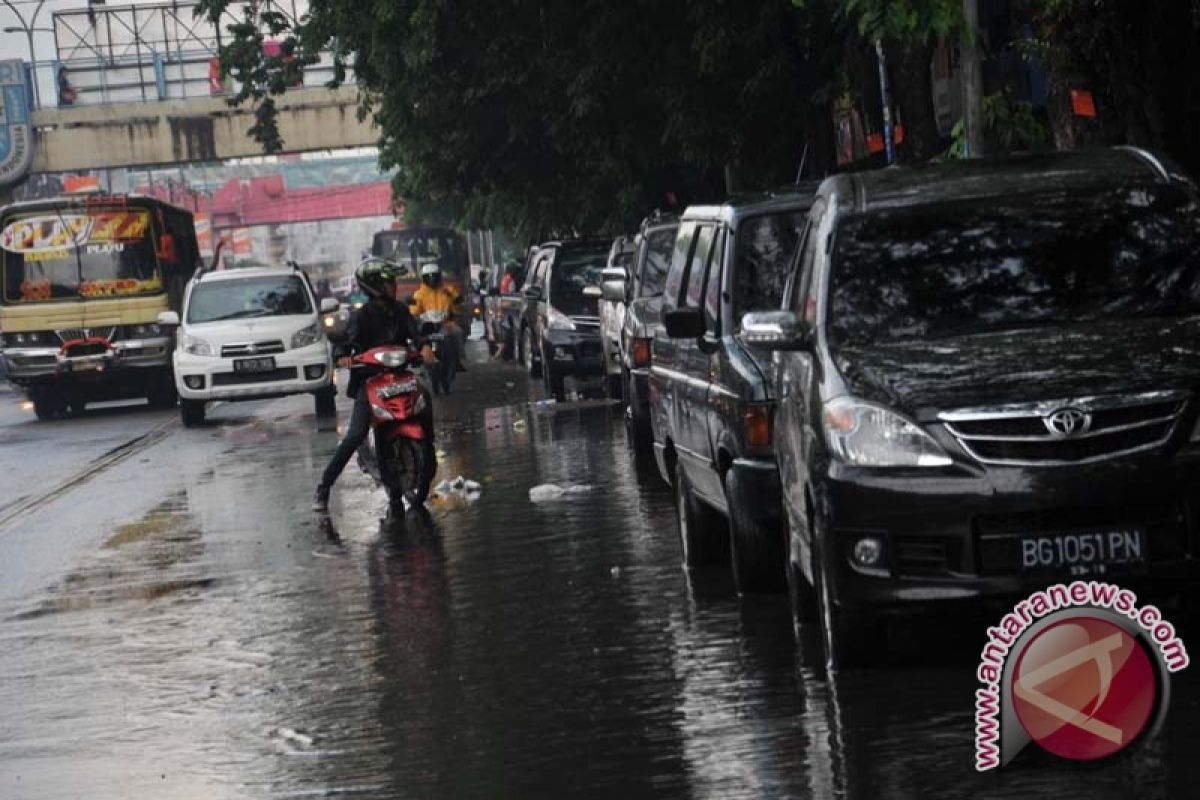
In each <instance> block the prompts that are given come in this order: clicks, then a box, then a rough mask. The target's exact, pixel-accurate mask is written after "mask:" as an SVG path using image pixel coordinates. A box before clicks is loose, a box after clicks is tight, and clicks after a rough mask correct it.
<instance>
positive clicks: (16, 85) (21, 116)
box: [0, 59, 33, 186]
mask: <svg viewBox="0 0 1200 800" xmlns="http://www.w3.org/2000/svg"><path fill="white" fill-rule="evenodd" d="M32 163H33V129H32V128H31V127H30V125H29V92H28V89H27V86H26V83H25V65H24V64H23V63H22V62H21V60H20V59H10V60H7V61H0V186H12V185H13V184H17V183H20V182H21V181H22V180H24V178H25V176H26V175H27V174H29V167H30V165H31V164H32Z"/></svg>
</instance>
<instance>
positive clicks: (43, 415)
mask: <svg viewBox="0 0 1200 800" xmlns="http://www.w3.org/2000/svg"><path fill="white" fill-rule="evenodd" d="M65 408H66V404H65V403H64V402H63V401H62V398H60V397H59V396H58V395H56V394H54V393H52V392H48V391H47V392H34V393H33V413H34V414H36V415H37V418H38V419H39V420H41V421H42V422H46V421H48V420H52V419H56V418H57V417H60V416H62V414H63V412H64V410H65Z"/></svg>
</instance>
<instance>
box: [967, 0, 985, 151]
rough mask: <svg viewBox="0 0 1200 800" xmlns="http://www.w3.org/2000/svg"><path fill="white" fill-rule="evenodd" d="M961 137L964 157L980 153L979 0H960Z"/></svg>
mask: <svg viewBox="0 0 1200 800" xmlns="http://www.w3.org/2000/svg"><path fill="white" fill-rule="evenodd" d="M963 24H964V26H965V27H966V38H965V39H964V40H963V43H962V100H963V139H964V144H965V148H966V152H965V153H964V154H963V155H965V156H966V157H967V158H982V157H983V154H984V152H983V150H984V148H983V72H982V70H981V69H980V64H979V0H963Z"/></svg>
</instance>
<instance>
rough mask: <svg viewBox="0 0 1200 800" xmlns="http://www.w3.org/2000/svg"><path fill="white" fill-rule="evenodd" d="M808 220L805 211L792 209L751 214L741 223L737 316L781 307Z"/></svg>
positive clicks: (738, 251)
mask: <svg viewBox="0 0 1200 800" xmlns="http://www.w3.org/2000/svg"><path fill="white" fill-rule="evenodd" d="M804 219H805V212H804V211H801V210H792V211H782V212H777V213H774V214H763V215H760V216H756V217H749V218H748V219H745V220H743V221H742V222H741V223H740V224H739V225H738V229H737V255H736V259H737V260H736V261H735V262H734V267H733V270H734V281H735V288H734V298H735V314H734V319H739V320H740V319H741V318H742V315H743V314H745V313H747V312H750V311H775V310H778V309H779V306H780V303H781V302H782V300H783V285H784V284H785V283H786V282H787V278H788V265H789V264H790V263H791V260H792V254H793V253H794V252H795V251H796V244H797V242H799V241H800V234H801V232H802V231H803V230H804Z"/></svg>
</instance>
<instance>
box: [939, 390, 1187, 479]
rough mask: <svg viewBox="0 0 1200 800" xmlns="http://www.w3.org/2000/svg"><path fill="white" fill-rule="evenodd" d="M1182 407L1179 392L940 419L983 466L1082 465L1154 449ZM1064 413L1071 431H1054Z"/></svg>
mask: <svg viewBox="0 0 1200 800" xmlns="http://www.w3.org/2000/svg"><path fill="white" fill-rule="evenodd" d="M1186 403H1187V394H1186V393H1183V392H1153V393H1149V394H1140V395H1128V396H1113V397H1092V398H1080V399H1075V400H1059V401H1051V402H1043V403H1030V404H1025V405H1013V406H1002V407H998V408H992V409H965V410H961V411H952V412H946V413H943V414H941V415H939V418H940V419H941V421H942V422H943V423H944V424H945V425H946V428H947V430H949V431H950V433H951V434H953V435H954V437H955V438H956V439H957V440H958V442H959V444H961V445H962V447H963V449H964V450H966V451H967V452H968V453H969V454H971V455H972V456H974V457H975V458H976V459H978V460H979V461H981V462H983V463H985V464H1025V465H1047V466H1052V465H1061V464H1081V463H1087V462H1090V461H1100V460H1103V459H1107V458H1115V457H1117V456H1122V455H1128V454H1130V453H1138V452H1143V451H1149V450H1154V449H1156V448H1158V447H1161V446H1162V445H1163V444H1165V443H1166V442H1167V440H1168V439H1169V438H1170V437H1171V434H1172V433H1173V432H1174V430H1175V427H1176V425H1177V424H1178V422H1179V418H1180V415H1181V414H1182V413H1183V410H1184V407H1185V405H1186ZM1063 412H1066V413H1069V414H1072V415H1074V416H1075V417H1076V419H1075V421H1074V424H1075V426H1076V427H1075V428H1074V430H1070V431H1068V432H1063V431H1061V430H1056V429H1055V427H1054V423H1055V420H1056V418H1057V417H1058V416H1059V415H1060V414H1061V413H1063Z"/></svg>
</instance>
